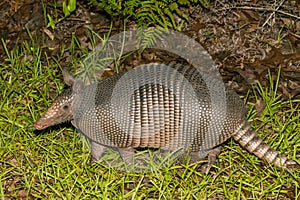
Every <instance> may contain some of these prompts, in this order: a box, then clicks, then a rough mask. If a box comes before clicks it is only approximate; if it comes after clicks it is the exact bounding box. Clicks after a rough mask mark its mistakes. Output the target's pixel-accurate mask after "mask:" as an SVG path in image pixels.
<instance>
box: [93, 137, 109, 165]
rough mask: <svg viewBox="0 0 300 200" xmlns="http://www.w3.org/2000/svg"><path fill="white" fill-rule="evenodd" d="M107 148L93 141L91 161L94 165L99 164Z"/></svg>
mask: <svg viewBox="0 0 300 200" xmlns="http://www.w3.org/2000/svg"><path fill="white" fill-rule="evenodd" d="M105 149H106V147H105V146H103V145H101V144H98V143H96V142H93V141H91V161H90V163H91V164H93V163H94V162H97V161H98V160H100V158H101V157H102V155H103V153H104V151H105Z"/></svg>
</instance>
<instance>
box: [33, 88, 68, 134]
mask: <svg viewBox="0 0 300 200" xmlns="http://www.w3.org/2000/svg"><path fill="white" fill-rule="evenodd" d="M73 100H74V93H73V92H72V89H71V88H69V89H67V90H65V91H64V92H63V93H61V94H60V95H59V96H58V97H57V98H56V99H55V100H54V102H53V103H52V105H51V106H50V108H49V109H48V110H47V112H46V113H45V114H44V115H43V116H42V117H41V118H40V119H39V120H38V121H37V122H35V123H34V124H33V125H34V127H35V128H37V129H38V130H42V129H45V128H47V127H49V126H53V125H55V124H59V123H62V122H66V121H70V120H72V119H73V113H72V101H73Z"/></svg>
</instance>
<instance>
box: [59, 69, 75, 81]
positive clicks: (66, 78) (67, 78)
mask: <svg viewBox="0 0 300 200" xmlns="http://www.w3.org/2000/svg"><path fill="white" fill-rule="evenodd" d="M62 73H63V76H64V81H65V83H66V84H67V85H68V86H73V85H74V83H75V78H74V77H73V75H72V74H71V73H70V71H69V70H68V69H67V68H66V67H64V68H63V69H62Z"/></svg>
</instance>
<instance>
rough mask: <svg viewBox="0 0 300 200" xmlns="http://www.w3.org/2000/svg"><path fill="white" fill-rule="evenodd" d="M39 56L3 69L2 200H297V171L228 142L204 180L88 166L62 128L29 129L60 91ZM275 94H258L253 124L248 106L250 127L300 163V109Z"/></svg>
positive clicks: (25, 52) (55, 71)
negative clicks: (259, 107) (260, 101)
mask: <svg viewBox="0 0 300 200" xmlns="http://www.w3.org/2000/svg"><path fill="white" fill-rule="evenodd" d="M65 51H67V49H66V50H65ZM41 52H42V51H41V49H39V48H38V47H34V46H30V45H28V44H26V43H25V44H24V45H23V46H21V47H20V48H19V49H18V50H15V51H13V52H7V53H8V56H7V60H6V61H4V62H3V63H0V65H1V68H0V70H1V78H0V94H1V96H0V100H1V101H0V111H1V112H0V197H1V199H21V198H24V199H26V198H28V199H36V198H41V199H267V198H278V199H280V198H283V197H286V198H288V199H299V198H300V186H299V185H300V182H299V180H300V172H299V171H296V172H285V171H283V170H281V169H278V168H276V167H275V166H274V165H269V164H267V163H264V162H263V161H262V160H260V159H258V158H257V157H255V156H254V155H252V154H250V153H248V152H247V151H246V150H244V149H243V148H241V147H240V146H239V145H238V144H237V143H235V142H234V141H233V140H229V141H228V142H227V143H226V144H225V145H224V148H223V150H222V152H221V154H220V156H219V158H218V160H217V162H216V164H215V166H213V167H212V169H211V171H210V173H209V174H208V175H204V174H201V173H200V172H198V171H197V170H196V168H197V165H196V164H191V165H183V164H174V165H171V166H170V167H168V168H164V169H160V170H158V171H155V172H152V173H145V174H136V173H132V172H120V171H117V170H115V169H112V168H109V167H108V166H105V165H103V164H101V163H97V164H93V165H90V164H89V156H90V155H89V152H88V150H87V149H86V148H85V147H84V144H83V142H82V140H81V139H80V136H79V134H78V133H77V132H76V130H75V129H74V128H73V127H71V126H70V125H67V124H61V125H59V126H55V127H51V128H48V129H46V130H44V131H41V132H40V131H36V130H35V129H34V127H33V126H32V124H33V122H34V121H35V120H37V119H38V117H39V116H40V115H41V114H42V113H44V112H45V111H46V109H47V107H48V106H49V105H50V103H51V102H52V100H53V98H54V97H55V96H56V95H57V94H58V93H59V92H61V91H62V90H63V87H64V83H63V81H62V74H61V71H60V68H59V67H58V66H57V65H55V64H51V62H46V58H47V57H45V56H42V53H41ZM57 60H59V59H58V58H57ZM45 63H46V64H45ZM276 87H277V85H276V84H275V85H273V86H271V87H270V88H269V89H263V88H262V87H260V88H259V89H258V90H256V91H258V92H259V93H261V95H262V96H263V97H264V100H266V108H265V110H264V111H263V112H262V114H261V115H260V116H257V115H256V114H255V110H254V105H252V104H249V113H248V117H249V121H250V122H251V124H252V125H253V126H254V127H255V128H257V130H258V134H259V135H260V136H261V137H262V138H264V139H265V140H266V141H267V142H268V143H269V144H270V145H271V146H272V147H273V148H274V149H276V150H278V151H280V152H282V153H286V154H287V155H289V157H290V158H293V159H294V160H296V161H297V162H298V163H300V154H299V152H300V143H299V141H300V134H299V133H300V127H299V124H300V117H299V107H295V105H297V104H298V105H299V102H293V101H286V102H280V101H279V98H278V96H277V95H276V93H275V92H274V91H276Z"/></svg>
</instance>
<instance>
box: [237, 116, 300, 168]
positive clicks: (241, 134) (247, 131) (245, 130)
mask: <svg viewBox="0 0 300 200" xmlns="http://www.w3.org/2000/svg"><path fill="white" fill-rule="evenodd" d="M233 138H234V139H235V140H236V141H237V142H238V143H239V144H240V145H241V146H243V147H245V148H246V149H247V150H248V151H249V152H251V153H253V154H255V155H256V156H257V157H259V158H261V159H264V160H266V161H268V162H269V163H274V164H275V165H276V166H277V167H280V168H283V169H286V170H293V169H294V170H295V169H300V165H299V164H297V163H296V162H295V161H293V160H291V159H288V158H287V157H286V156H284V155H280V154H279V152H278V151H275V150H273V149H272V148H271V147H270V146H269V145H268V144H267V143H265V142H264V141H263V140H262V139H261V138H260V137H258V136H257V134H256V132H255V131H254V130H253V129H252V128H251V126H250V124H249V123H248V122H247V121H246V120H245V121H244V122H243V123H242V124H241V125H240V129H238V130H237V131H236V133H235V134H234V135H233Z"/></svg>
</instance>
